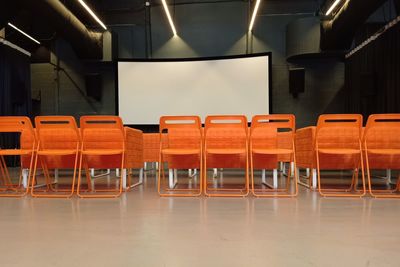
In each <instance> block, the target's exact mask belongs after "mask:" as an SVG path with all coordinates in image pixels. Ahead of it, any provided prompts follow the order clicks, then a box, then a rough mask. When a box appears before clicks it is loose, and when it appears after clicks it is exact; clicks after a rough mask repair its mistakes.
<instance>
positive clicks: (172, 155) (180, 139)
mask: <svg viewBox="0 0 400 267" xmlns="http://www.w3.org/2000/svg"><path fill="white" fill-rule="evenodd" d="M163 135H165V139H166V140H165V142H163V139H164V138H162V136H163ZM159 140H160V155H159V168H158V186H157V187H158V193H159V195H160V196H179V197H189V196H200V195H201V193H202V175H203V168H202V166H203V162H202V149H203V137H202V130H201V120H200V117H198V116H163V117H161V118H160V135H159ZM164 162H168V168H175V169H183V168H187V169H189V168H198V169H200V180H199V183H198V186H197V184H196V185H195V186H196V187H194V188H167V189H166V188H165V187H164V188H162V185H164V181H165V171H164ZM171 164H172V165H173V166H171ZM182 192H183V193H182Z"/></svg>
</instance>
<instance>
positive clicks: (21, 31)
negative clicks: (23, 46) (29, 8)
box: [8, 22, 40, 44]
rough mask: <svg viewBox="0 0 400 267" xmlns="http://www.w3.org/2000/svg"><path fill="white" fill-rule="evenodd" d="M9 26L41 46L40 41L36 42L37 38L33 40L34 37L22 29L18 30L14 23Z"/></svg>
mask: <svg viewBox="0 0 400 267" xmlns="http://www.w3.org/2000/svg"><path fill="white" fill-rule="evenodd" d="M8 26H10V27H11V28H13V29H15V30H17V31H18V32H20V33H22V34H23V35H24V36H26V37H28V38H29V39H31V40H32V41H34V42H35V43H37V44H40V42H39V41H38V40H36V39H35V38H33V37H32V36H30V35H29V34H27V33H26V32H24V31H23V30H21V29H20V28H18V27H17V26H15V25H14V24H12V23H10V22H9V23H8Z"/></svg>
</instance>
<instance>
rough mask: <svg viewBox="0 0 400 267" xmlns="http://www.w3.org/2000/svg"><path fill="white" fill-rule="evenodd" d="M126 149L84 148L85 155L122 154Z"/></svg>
mask: <svg viewBox="0 0 400 267" xmlns="http://www.w3.org/2000/svg"><path fill="white" fill-rule="evenodd" d="M123 152H124V151H123V150H122V149H87V150H83V151H82V154H83V155H92V156H101V155H120V154H122V153H123Z"/></svg>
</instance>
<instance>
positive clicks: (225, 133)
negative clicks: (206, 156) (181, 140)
mask: <svg viewBox="0 0 400 267" xmlns="http://www.w3.org/2000/svg"><path fill="white" fill-rule="evenodd" d="M247 131H248V127H247V118H246V116H243V115H216V116H208V117H207V118H206V122H205V128H204V135H205V140H206V142H207V149H225V148H229V149H242V148H246V145H247V135H248V133H247Z"/></svg>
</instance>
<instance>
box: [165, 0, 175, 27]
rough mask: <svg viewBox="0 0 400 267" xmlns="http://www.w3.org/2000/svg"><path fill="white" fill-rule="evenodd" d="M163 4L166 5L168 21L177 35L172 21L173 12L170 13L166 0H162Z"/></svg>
mask: <svg viewBox="0 0 400 267" xmlns="http://www.w3.org/2000/svg"><path fill="white" fill-rule="evenodd" d="M162 4H163V7H164V11H165V14H167V18H168V22H169V25H170V26H171V29H172V32H173V33H174V35H176V29H175V26H174V22H173V21H172V18H171V14H170V13H169V9H168V6H167V2H166V1H165V0H162Z"/></svg>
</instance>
